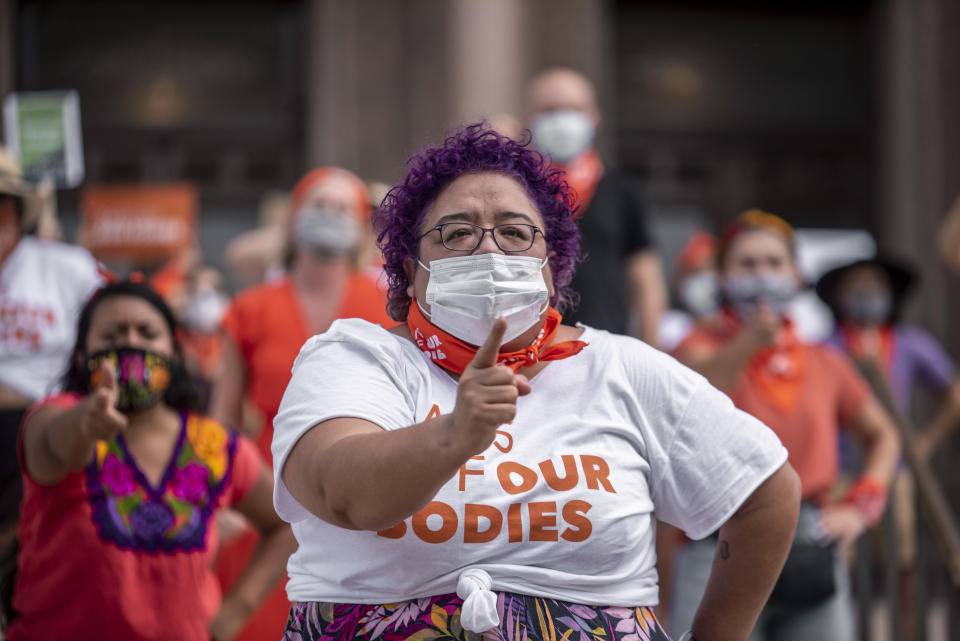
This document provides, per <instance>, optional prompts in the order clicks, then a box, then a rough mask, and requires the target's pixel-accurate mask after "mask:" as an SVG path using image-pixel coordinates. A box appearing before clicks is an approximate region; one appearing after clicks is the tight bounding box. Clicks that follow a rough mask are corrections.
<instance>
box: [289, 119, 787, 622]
mask: <svg viewBox="0 0 960 641" xmlns="http://www.w3.org/2000/svg"><path fill="white" fill-rule="evenodd" d="M573 202H574V201H573V197H572V194H571V191H570V189H569V187H568V186H567V184H566V182H565V181H564V179H563V174H562V173H561V172H558V171H553V170H550V169H549V168H548V167H547V165H546V164H545V163H544V161H543V159H542V158H541V156H540V155H539V154H538V153H537V152H535V151H533V150H531V149H529V148H527V147H526V146H525V145H523V144H521V143H518V142H516V141H513V140H510V139H508V138H504V137H502V136H500V135H498V134H496V133H495V132H493V131H491V130H490V129H488V128H486V127H485V126H483V125H479V124H478V125H470V126H467V127H464V128H462V129H460V130H459V131H457V132H456V133H455V134H454V135H452V136H451V137H449V138H448V139H447V140H446V141H444V143H443V144H442V145H440V146H437V147H429V148H426V149H424V150H423V151H421V152H420V153H418V154H416V155H415V156H413V158H411V160H410V161H409V164H408V172H407V175H406V178H405V179H404V180H403V182H401V183H400V184H399V185H397V186H396V187H394V188H393V189H392V190H391V191H390V193H389V194H388V196H387V198H386V200H385V201H384V204H383V206H382V207H381V209H380V211H379V212H378V214H377V219H376V223H377V226H378V229H379V243H380V247H381V249H382V251H383V254H384V259H385V265H384V269H385V270H386V272H387V274H388V276H389V284H390V291H389V311H390V314H391V316H392V317H393V318H394V320H396V321H397V322H398V323H399V325H398V326H397V327H395V328H393V329H390V330H387V329H383V328H382V327H380V326H376V325H372V324H370V323H367V322H364V321H360V320H356V319H351V320H339V321H336V322H335V323H334V324H333V325H332V326H331V328H330V330H329V331H327V332H326V333H324V334H320V335H318V336H314V337H313V338H311V339H310V340H309V341H307V343H306V344H305V345H304V346H303V348H302V349H301V351H300V355H299V356H298V357H297V360H296V362H295V364H294V368H293V375H292V379H291V381H290V384H289V386H288V387H287V390H286V393H285V395H284V398H283V402H282V403H281V406H280V411H279V413H278V415H277V418H276V421H275V424H274V427H275V432H274V440H273V455H274V462H275V467H274V469H275V472H274V473H275V475H276V489H275V492H274V503H275V505H276V508H277V510H278V512H279V514H280V515H281V517H282V518H283V519H285V520H287V521H289V522H290V523H291V524H292V525H293V531H294V534H295V535H296V537H297V540H298V542H299V549H298V550H297V552H295V553H294V554H293V556H291V558H290V561H289V563H288V567H287V570H288V574H289V575H290V580H289V583H288V585H287V593H288V596H289V597H290V600H291V601H293V602H294V604H293V606H292V609H291V613H290V617H289V619H288V623H287V630H286V635H287V636H286V638H288V639H304V640H305V639H321V638H323V639H333V638H336V639H348V638H353V637H358V636H359V637H362V638H364V639H370V640H371V641H374V640H379V639H390V640H401V639H402V640H408V639H409V640H412V639H417V640H424V639H439V638H455V639H465V638H466V637H467V634H468V633H482V634H485V635H486V638H488V639H503V640H506V639H510V640H511V641H512V640H514V639H516V640H517V641H520V640H521V639H525V640H530V641H539V640H541V639H543V640H545V639H556V638H571V635H577V636H576V637H575V638H578V639H580V640H582V641H587V640H597V641H599V640H601V639H602V640H603V641H640V640H641V639H643V640H650V639H660V640H663V639H668V636H667V634H666V632H665V631H664V629H663V628H662V627H661V625H660V623H659V622H658V620H657V618H656V616H655V614H654V612H653V606H655V605H656V604H657V602H658V587H657V575H656V569H655V562H656V554H655V552H654V543H655V540H654V539H655V526H656V521H657V520H663V521H666V522H668V523H671V524H674V525H676V526H677V527H680V528H681V529H683V530H684V531H685V532H686V533H687V534H688V535H689V536H690V537H692V538H701V537H704V536H706V535H708V534H710V533H711V532H713V531H715V530H716V529H717V528H720V533H721V538H722V540H723V543H722V546H721V548H720V549H721V551H720V553H718V556H717V561H716V564H715V565H714V572H713V577H712V579H711V584H710V588H709V589H708V591H707V594H706V595H705V597H704V600H703V604H702V606H701V608H700V612H699V614H698V618H697V620H696V621H694V624H693V631H692V634H691V632H687V633H686V634H685V635H684V637H685V638H692V635H696V636H697V637H698V638H699V639H701V641H704V640H706V641H712V640H714V639H718V640H719V639H746V638H747V635H748V634H749V632H750V629H751V627H752V625H753V622H754V621H755V619H756V617H757V615H758V614H759V612H760V609H761V607H762V606H763V603H764V601H765V600H766V598H767V595H768V594H769V592H770V590H771V589H772V587H773V584H774V581H775V579H776V577H777V574H778V572H779V570H780V567H781V565H782V563H783V561H784V559H785V557H786V553H787V549H788V548H789V545H790V540H791V536H792V533H793V528H794V526H795V524H796V519H797V510H798V483H797V479H796V475H795V474H794V472H793V470H792V468H791V467H790V465H789V464H788V463H786V450H784V449H783V447H782V446H781V444H780V442H779V441H778V440H777V438H776V436H774V435H773V433H772V432H771V431H770V430H769V429H767V428H766V427H765V426H764V425H763V424H762V423H760V422H759V421H757V420H756V419H754V418H752V417H750V416H748V415H747V414H744V413H743V412H740V411H739V410H737V409H735V408H734V407H733V405H732V404H731V403H730V401H729V399H728V398H727V397H726V396H724V395H723V394H721V393H720V392H718V391H717V390H715V389H714V388H713V387H711V386H710V385H709V384H708V383H707V382H706V380H705V379H703V378H702V377H701V376H699V375H698V374H695V373H694V372H692V371H691V370H688V369H686V368H684V367H683V366H681V365H679V364H678V363H677V362H675V361H674V360H672V359H671V358H670V357H668V356H666V355H664V354H662V353H660V352H658V351H657V350H654V349H652V348H650V347H649V346H647V345H645V344H644V343H642V342H640V341H638V340H635V339H633V338H629V337H626V336H618V335H614V334H610V333H607V332H603V331H599V330H596V329H593V328H590V327H585V326H582V325H580V326H576V327H573V326H569V325H564V324H562V317H561V311H563V310H564V309H565V308H566V307H567V306H569V305H570V304H572V303H573V299H574V298H575V294H574V292H572V291H570V289H569V284H570V282H571V279H572V277H573V272H574V268H575V265H576V262H577V260H578V258H579V256H578V254H579V247H578V234H577V228H576V224H575V222H574V217H573V212H572V211H571V210H572V206H571V204H572V203H573ZM472 638H477V637H476V635H473V636H472Z"/></svg>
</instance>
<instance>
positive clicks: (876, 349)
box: [840, 323, 896, 373]
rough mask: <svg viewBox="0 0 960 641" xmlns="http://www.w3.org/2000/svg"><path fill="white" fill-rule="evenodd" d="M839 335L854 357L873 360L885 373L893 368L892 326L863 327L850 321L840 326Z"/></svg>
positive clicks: (893, 338)
mask: <svg viewBox="0 0 960 641" xmlns="http://www.w3.org/2000/svg"><path fill="white" fill-rule="evenodd" d="M840 336H841V339H842V340H843V344H844V345H845V346H846V348H847V351H848V352H849V353H850V355H851V356H853V357H854V358H863V359H870V360H875V361H877V363H879V364H880V365H881V366H882V367H883V368H884V370H885V371H886V372H887V373H889V372H890V370H891V369H892V368H893V348H894V343H895V341H896V336H895V335H894V331H893V327H892V326H890V325H886V326H884V327H881V328H879V329H865V328H862V327H858V326H856V325H854V324H852V323H844V324H843V325H841V326H840Z"/></svg>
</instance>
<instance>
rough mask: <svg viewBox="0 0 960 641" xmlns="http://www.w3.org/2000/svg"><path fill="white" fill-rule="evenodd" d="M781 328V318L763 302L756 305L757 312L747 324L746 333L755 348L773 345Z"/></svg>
mask: <svg viewBox="0 0 960 641" xmlns="http://www.w3.org/2000/svg"><path fill="white" fill-rule="evenodd" d="M782 327H783V318H782V317H781V316H780V315H779V314H777V313H776V312H775V311H773V310H772V309H771V308H770V306H769V305H767V304H766V303H763V302H761V303H760V304H758V305H757V311H756V312H755V313H754V315H753V317H752V318H751V319H750V321H749V322H748V323H747V331H748V332H750V337H751V338H752V339H753V342H754V344H755V345H756V346H757V347H769V346H770V345H773V343H774V341H776V339H777V334H779V333H780V329H781V328H782Z"/></svg>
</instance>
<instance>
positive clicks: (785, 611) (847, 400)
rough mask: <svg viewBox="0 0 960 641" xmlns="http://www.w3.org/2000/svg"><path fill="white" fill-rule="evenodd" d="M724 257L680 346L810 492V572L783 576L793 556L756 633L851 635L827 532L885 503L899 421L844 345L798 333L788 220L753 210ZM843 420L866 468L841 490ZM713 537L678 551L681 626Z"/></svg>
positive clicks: (847, 531)
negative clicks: (763, 427) (792, 309)
mask: <svg viewBox="0 0 960 641" xmlns="http://www.w3.org/2000/svg"><path fill="white" fill-rule="evenodd" d="M718 261H719V267H720V272H721V287H722V294H723V298H724V301H725V305H724V308H723V310H722V316H721V318H720V320H719V321H718V322H716V323H709V324H701V325H699V326H698V327H697V328H696V329H695V330H694V331H693V332H692V333H691V334H690V335H689V336H688V337H687V338H686V339H685V340H684V341H683V342H682V343H681V344H680V346H679V347H678V348H677V350H676V355H677V357H678V358H679V359H680V360H681V361H682V362H683V363H685V364H686V365H688V366H690V367H692V368H693V369H695V370H697V371H699V372H701V373H702V374H703V375H704V376H706V377H707V379H708V380H709V381H710V382H711V383H713V384H714V386H716V387H717V388H719V389H720V390H722V391H724V392H726V393H727V395H729V396H730V398H731V399H732V400H733V402H734V404H735V405H736V406H737V407H738V408H740V409H742V410H744V411H745V412H747V413H749V414H752V415H753V416H755V417H757V418H759V419H760V420H761V421H763V422H764V423H766V424H767V425H768V426H769V427H770V428H771V429H772V430H773V431H774V432H776V434H777V436H779V437H780V440H781V442H782V443H783V445H784V446H785V447H786V448H787V451H788V452H789V461H790V464H791V465H793V467H794V469H795V470H796V471H797V474H798V475H799V477H800V482H801V486H802V489H801V498H802V500H803V502H804V503H803V505H802V507H801V511H800V521H799V523H798V525H797V536H796V539H795V542H794V548H793V551H791V560H793V559H794V558H796V559H800V555H801V554H808V555H809V556H807V557H806V560H805V561H802V562H801V563H800V564H799V565H801V566H803V567H802V568H801V570H802V572H801V573H802V574H805V575H806V577H805V578H804V580H802V581H800V582H799V583H798V582H797V581H791V579H790V577H789V576H788V574H789V571H790V568H791V567H796V566H794V565H793V564H792V563H791V560H788V562H787V566H786V569H785V571H784V574H783V575H781V579H780V583H779V584H778V587H777V589H775V590H774V594H773V597H772V598H771V600H770V601H769V602H768V605H767V606H766V608H765V609H764V612H763V614H761V617H760V620H759V621H758V623H757V627H756V629H755V631H754V636H751V640H753V639H780V640H793V639H809V638H817V639H820V640H821V641H835V640H836V641H841V640H844V641H845V640H849V639H852V638H853V620H852V612H851V608H850V598H851V597H850V589H849V580H848V577H847V573H846V569H845V568H844V567H843V566H842V564H841V562H840V560H839V557H838V556H837V555H836V554H835V550H834V549H833V547H834V546H832V545H830V544H831V543H835V544H838V545H839V546H841V547H842V546H843V545H845V544H848V543H850V542H852V541H854V540H855V539H856V538H857V537H859V536H860V535H861V534H862V533H863V532H864V530H866V529H867V528H868V527H871V526H872V525H874V524H875V523H876V522H877V521H878V520H879V518H880V516H881V515H882V513H883V510H884V506H885V504H886V499H887V487H888V485H889V484H890V480H891V478H892V475H893V471H894V466H895V465H896V461H897V456H898V454H899V446H898V443H897V436H896V432H895V428H894V426H893V422H892V420H891V419H890V417H889V416H888V415H887V414H886V412H885V411H884V410H883V408H882V407H881V405H880V404H879V402H878V401H877V400H876V399H875V398H874V397H873V395H872V394H871V393H870V390H869V388H868V387H867V384H866V382H865V381H863V380H862V378H861V377H860V376H859V375H858V374H857V373H856V372H855V371H854V369H853V367H852V366H851V365H850V364H849V362H848V361H847V360H846V359H845V358H844V357H843V356H842V355H840V354H839V353H837V352H835V351H834V350H832V349H829V348H827V347H822V346H819V345H813V344H809V343H804V342H802V341H801V340H800V339H799V338H798V337H797V335H796V332H795V330H794V327H793V324H792V322H791V321H790V319H789V317H788V316H787V315H786V313H785V308H786V306H787V304H788V303H789V302H790V301H791V300H792V298H793V297H794V296H795V295H796V293H797V292H798V291H799V289H800V287H801V285H802V279H801V277H800V274H799V271H798V269H797V264H796V260H795V255H794V238H793V229H792V228H791V227H790V225H788V224H787V223H786V222H785V221H783V220H782V219H780V218H778V217H777V216H774V215H772V214H768V213H765V212H762V211H759V210H755V209H754V210H749V211H747V212H745V213H744V214H742V215H741V216H740V218H739V219H738V220H737V221H736V222H735V223H734V224H733V225H731V226H730V227H728V229H727V230H726V231H725V233H724V234H723V236H722V238H721V244H720V253H719V256H718ZM841 425H842V426H843V427H844V428H846V429H848V430H849V432H850V433H851V435H852V436H853V437H854V438H855V439H856V440H857V441H858V442H859V444H860V445H861V449H862V451H863V465H862V470H861V476H860V479H859V480H858V481H857V482H856V483H855V484H854V485H853V487H852V488H851V489H850V490H849V491H848V492H847V493H846V495H845V496H844V497H843V498H842V499H841V500H839V501H837V500H835V498H834V496H833V494H834V485H835V482H836V480H837V471H838V470H837V467H838V458H839V456H838V449H837V448H838V438H837V437H838V430H839V429H840V426H841ZM798 542H800V543H799V544H798ZM807 544H809V545H807ZM714 547H715V545H714V542H712V541H711V540H710V539H706V540H704V541H695V542H692V543H690V544H689V545H687V546H685V548H684V549H683V550H681V552H680V553H679V555H678V556H677V559H676V561H675V566H674V568H675V583H674V589H673V595H674V599H673V602H672V604H671V605H672V607H673V610H672V614H673V619H674V621H675V625H677V626H679V627H677V628H674V629H683V626H684V625H689V620H688V619H689V618H690V617H692V608H693V607H694V606H695V604H696V602H698V600H699V599H698V591H699V592H700V593H702V587H700V585H699V584H702V583H705V581H706V578H705V575H706V574H709V571H710V565H711V563H712V559H713V554H714V550H713V548H714ZM799 548H803V550H802V551H798V549H799ZM813 557H816V558H817V559H819V560H821V561H822V563H821V564H820V567H823V568H825V569H824V572H823V573H822V578H823V579H824V580H823V582H822V583H820V584H818V585H813V583H812V582H811V581H810V580H809V579H811V577H812V576H813V575H814V574H815V573H814V571H813V565H814V561H813Z"/></svg>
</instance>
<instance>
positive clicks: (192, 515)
mask: <svg viewBox="0 0 960 641" xmlns="http://www.w3.org/2000/svg"><path fill="white" fill-rule="evenodd" d="M181 421H182V423H181V429H180V438H179V439H178V441H177V444H176V446H175V447H174V450H173V456H172V458H171V460H170V464H169V465H168V466H167V470H166V472H165V473H164V475H163V477H162V478H161V479H160V483H159V484H158V485H157V487H153V486H152V485H151V484H150V482H149V481H148V480H147V478H146V477H145V476H144V474H143V472H142V471H141V470H140V468H139V467H137V463H136V461H135V460H134V459H133V457H132V456H131V455H130V451H129V450H128V449H127V445H126V442H125V441H124V440H123V435H122V434H121V435H118V436H117V437H116V438H114V439H112V440H110V441H100V442H98V443H97V449H96V455H95V456H94V459H93V460H92V461H91V462H90V464H89V465H87V468H86V478H87V488H88V493H89V500H90V504H91V507H92V508H93V520H94V523H95V524H96V527H97V533H98V534H99V535H100V538H102V539H103V540H105V541H109V542H111V543H114V544H116V545H117V546H119V547H121V548H124V549H134V550H145V551H149V552H156V551H163V552H173V551H177V550H202V549H203V548H204V545H205V542H206V535H207V524H208V522H209V520H210V516H211V514H212V513H213V511H214V509H215V508H216V506H217V501H218V499H219V498H220V495H221V494H222V492H223V490H224V488H225V487H226V486H227V483H228V482H229V476H230V474H229V473H230V463H231V461H232V460H233V455H234V453H235V451H236V447H237V436H236V434H234V433H233V432H230V431H228V430H227V429H226V428H224V427H223V426H222V425H220V423H218V422H217V421H214V420H212V419H209V418H206V417H203V416H200V415H196V414H191V415H184V416H183V417H182V419H181Z"/></svg>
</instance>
